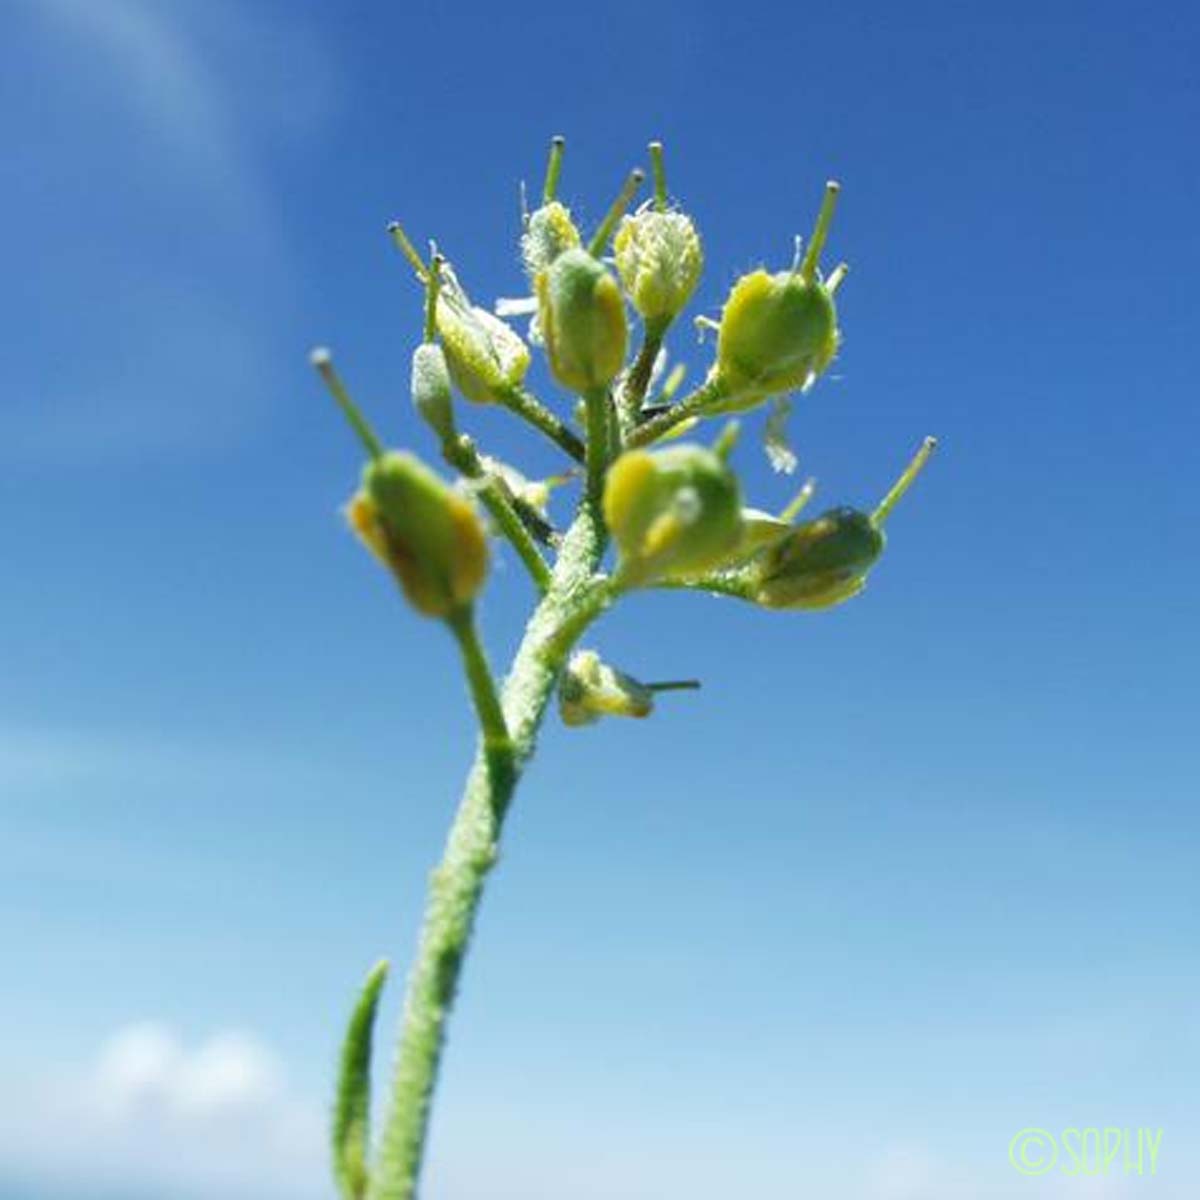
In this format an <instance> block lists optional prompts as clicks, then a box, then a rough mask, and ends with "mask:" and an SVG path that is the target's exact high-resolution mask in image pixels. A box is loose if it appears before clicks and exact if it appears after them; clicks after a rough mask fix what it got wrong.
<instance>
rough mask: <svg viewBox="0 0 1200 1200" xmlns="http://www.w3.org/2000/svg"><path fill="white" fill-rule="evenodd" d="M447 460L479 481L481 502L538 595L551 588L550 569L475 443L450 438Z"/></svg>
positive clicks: (444, 446)
mask: <svg viewBox="0 0 1200 1200" xmlns="http://www.w3.org/2000/svg"><path fill="white" fill-rule="evenodd" d="M442 454H443V455H444V456H445V459H446V461H447V462H448V463H449V464H450V465H451V466H452V467H454V468H455V469H456V470H458V471H460V472H461V473H462V474H463V475H464V476H466V478H468V479H474V480H477V481H478V482H479V485H480V486H479V499H480V500H481V501H482V502H483V506H484V507H485V508H486V509H487V510H488V512H489V513H490V514H491V518H492V520H493V521H495V522H496V527H497V528H498V529H499V530H500V532H501V533H502V534H503V535H504V536H505V537H506V538H507V539H508V540H509V542H511V543H512V547H513V549H514V550H516V552H517V555H518V557H519V558H520V559H521V561H522V562H523V563H524V564H525V569H526V570H527V571H528V572H529V575H530V577H531V578H532V579H533V582H534V583H535V584H536V585H537V589H538V591H539V592H542V593H543V594H544V593H545V592H546V590H547V589H548V588H549V587H550V567H549V565H548V564H547V562H546V560H545V559H544V558H543V557H542V553H541V551H540V550H539V549H538V548H537V545H536V544H535V542H534V540H533V537H532V536H531V535H530V532H529V530H528V529H527V528H526V527H525V522H524V521H522V520H521V517H520V514H519V513H518V512H517V510H516V509H515V508H514V507H513V504H512V501H511V500H510V499H509V497H508V493H507V492H506V491H505V489H504V485H503V484H502V483H501V482H500V481H499V480H498V479H497V478H496V477H495V475H491V474H489V473H488V471H487V470H486V469H485V467H484V465H483V463H482V462H481V461H480V458H479V451H478V450H476V449H475V443H474V442H473V441H471V439H470V438H469V437H467V435H466V434H462V435H460V436H459V437H457V438H449V439H447V440H446V441H445V442H444V443H443V444H442Z"/></svg>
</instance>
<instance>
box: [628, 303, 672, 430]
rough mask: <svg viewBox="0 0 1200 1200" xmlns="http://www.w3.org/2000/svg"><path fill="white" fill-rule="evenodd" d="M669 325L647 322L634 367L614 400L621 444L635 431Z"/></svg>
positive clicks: (662, 322)
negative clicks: (619, 426)
mask: <svg viewBox="0 0 1200 1200" xmlns="http://www.w3.org/2000/svg"><path fill="white" fill-rule="evenodd" d="M669 324H670V322H669V321H663V320H658V321H647V322H646V329H645V332H644V334H643V335H642V344H641V347H640V349H639V350H638V353H637V358H635V359H634V360H633V365H632V366H631V367H630V368H629V372H628V374H627V375H626V376H625V381H624V383H623V384H622V385H621V392H620V395H619V397H618V399H617V418H618V420H619V421H620V422H621V437H622V440H624V441H628V440H629V438H630V436H631V435H632V434H633V431H634V430H635V429H636V428H637V423H638V415H639V413H641V411H642V403H643V402H644V401H645V399H646V389H647V388H648V387H649V386H650V376H651V375H652V374H653V372H654V363H655V360H656V359H657V358H658V352H659V351H660V350H661V349H662V344H663V338H664V337H666V333H667V328H668V326H669Z"/></svg>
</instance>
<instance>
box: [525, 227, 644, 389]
mask: <svg viewBox="0 0 1200 1200" xmlns="http://www.w3.org/2000/svg"><path fill="white" fill-rule="evenodd" d="M537 298H538V319H539V321H540V323H541V330H542V336H543V337H544V338H545V341H546V355H547V357H548V358H549V360H550V369H551V371H553V373H554V377H555V378H556V379H557V380H558V381H559V383H561V384H562V385H563V386H564V387H567V388H570V389H571V390H572V391H576V392H580V393H587V392H592V391H595V390H596V389H598V388H605V387H608V385H609V384H611V383H612V381H613V380H614V379H615V378H616V377H617V374H618V373H619V372H620V370H621V368H622V367H623V366H624V365H625V349H626V345H627V343H628V339H629V329H628V325H627V324H626V320H625V303H624V301H623V300H622V299H621V289H620V288H619V287H618V286H617V281H616V280H615V279H613V277H612V276H611V275H610V274H609V273H608V271H607V270H606V269H605V268H604V266H603V265H602V264H601V263H600V262H599V261H597V260H596V259H595V258H593V257H592V256H591V255H590V254H589V253H588V252H587V251H586V250H580V249H573V250H567V251H565V252H564V253H562V254H560V255H559V256H558V257H557V258H556V259H555V260H554V261H553V262H552V263H551V264H550V266H549V267H548V268H547V269H546V270H544V271H543V272H541V274H539V275H538V277H537Z"/></svg>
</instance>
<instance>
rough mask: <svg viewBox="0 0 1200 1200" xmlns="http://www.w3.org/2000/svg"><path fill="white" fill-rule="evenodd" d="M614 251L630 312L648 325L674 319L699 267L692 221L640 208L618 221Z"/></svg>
mask: <svg viewBox="0 0 1200 1200" xmlns="http://www.w3.org/2000/svg"><path fill="white" fill-rule="evenodd" d="M613 249H614V250H615V251H616V257H617V273H618V274H619V275H620V276H621V282H622V283H623V284H624V285H625V291H626V292H627V293H628V294H629V298H630V300H631V301H632V302H633V307H634V308H636V309H637V310H638V312H639V313H641V315H642V317H643V318H644V319H645V320H646V321H648V322H656V321H657V322H669V321H672V320H674V318H675V317H677V316H678V315H679V313H680V312H682V311H683V309H684V307H685V306H686V305H687V302H688V301H689V300H690V299H691V298H692V293H693V292H694V291H695V290H696V284H697V283H698V282H699V281H700V271H701V269H702V268H703V266H704V252H703V250H702V249H701V246H700V237H699V235H698V234H697V232H696V227H695V225H693V224H692V221H691V219H690V218H689V217H686V216H684V214H683V213H680V212H660V211H658V210H656V209H643V210H642V211H641V212H639V213H636V214H635V215H634V216H632V217H625V218H623V219H622V221H621V226H620V228H619V229H618V230H617V236H616V238H615V239H614V241H613Z"/></svg>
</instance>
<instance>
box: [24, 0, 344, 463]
mask: <svg viewBox="0 0 1200 1200" xmlns="http://www.w3.org/2000/svg"><path fill="white" fill-rule="evenodd" d="M27 4H28V5H29V8H30V11H31V12H32V14H33V18H32V19H33V26H32V27H33V28H34V29H35V30H36V36H35V37H34V38H33V40H32V42H31V45H30V52H29V53H30V56H31V58H32V59H34V60H36V61H37V62H38V63H39V66H38V68H37V71H36V74H37V77H38V84H39V88H38V100H37V103H36V105H34V106H31V109H30V111H29V112H28V113H27V114H23V115H22V114H16V113H10V114H8V116H7V117H0V132H3V133H5V136H6V137H7V138H9V139H10V140H15V142H16V143H17V145H18V146H20V148H21V149H20V176H21V179H22V187H21V188H20V189H18V190H16V191H15V192H14V193H10V195H9V197H8V202H7V204H6V206H5V207H6V210H7V211H6V219H7V220H8V222H9V224H10V225H11V226H12V227H20V228H22V229H24V230H25V231H26V235H25V238H24V239H23V240H22V242H21V243H20V244H19V245H17V246H16V247H15V250H14V254H15V256H16V257H15V261H14V262H12V263H11V264H10V265H11V266H12V267H13V268H14V270H13V274H14V276H15V277H16V279H17V280H18V281H19V283H18V292H17V294H16V295H14V296H12V297H11V298H10V299H9V301H8V305H10V306H11V315H8V316H7V318H6V319H7V320H8V321H9V322H10V323H11V322H12V321H14V320H15V321H16V322H17V323H18V327H24V328H25V329H26V336H24V337H22V338H21V339H19V341H18V352H17V354H16V356H15V361H11V362H10V364H9V370H10V402H9V403H8V404H6V405H5V408H4V411H3V413H2V414H0V454H2V455H4V456H5V457H7V458H10V459H14V460H17V461H27V460H32V461H34V462H37V463H42V462H44V461H45V460H47V459H48V458H53V459H54V460H55V461H64V460H66V461H72V462H75V461H92V462H103V463H108V462H111V461H112V460H113V459H127V460H128V459H134V460H139V459H145V458H146V457H148V456H151V455H154V454H158V453H161V452H163V451H177V452H183V453H186V454H189V455H194V454H197V453H198V454H201V455H204V454H207V453H210V452H211V451H212V450H213V449H214V448H217V449H219V448H223V447H226V446H229V445H230V444H234V443H237V442H238V441H240V440H242V439H243V438H244V437H245V436H246V435H247V433H248V432H249V431H251V430H253V429H255V428H257V427H259V426H260V425H261V423H262V421H263V418H264V416H265V415H266V414H267V413H268V412H269V411H270V409H271V402H270V397H272V395H278V394H279V393H280V392H281V390H282V389H281V388H280V387H279V380H280V377H281V374H282V370H283V367H284V365H285V360H284V358H283V353H282V351H281V350H280V349H279V347H278V345H277V342H276V341H273V339H274V338H277V335H278V330H279V327H280V321H281V320H283V321H285V322H286V319H287V310H288V306H289V304H290V300H289V297H290V296H291V295H292V294H293V293H294V290H295V289H294V281H293V278H292V267H291V261H290V259H291V256H290V253H289V248H288V245H287V242H286V238H285V236H284V234H283V232H282V230H283V228H284V225H285V223H284V222H283V221H281V220H280V213H279V209H280V204H281V188H280V186H279V183H278V179H277V178H276V176H275V175H274V174H273V160H274V157H275V155H276V152H277V151H278V149H279V147H280V145H282V144H286V143H287V141H288V140H289V139H291V138H296V137H304V138H311V137H312V136H314V134H315V133H316V132H318V131H319V130H320V128H321V127H322V125H323V123H324V121H325V120H326V118H327V116H328V115H329V114H330V112H332V111H333V109H334V107H335V106H336V103H337V101H336V96H337V87H336V82H335V77H336V72H335V70H334V68H333V66H332V63H331V61H330V59H329V56H328V55H327V54H326V53H325V52H324V50H323V48H322V46H321V43H320V42H319V41H318V39H317V38H316V37H315V36H314V35H312V34H310V33H308V32H307V31H306V27H305V25H304V22H303V21H293V20H291V19H288V20H287V21H282V20H278V19H275V20H268V19H267V18H265V17H263V16H261V15H255V14H252V13H250V12H249V11H248V10H247V7H246V6H244V5H238V4H226V3H215V4H207V5H201V4H191V3H176V4H160V3H154V2H152V0H107V2H106V3H103V4H96V3H93V2H92V0H36V4H35V3H34V0H27ZM51 131H52V133H51V136H46V133H47V132H51ZM64 209H69V210H70V211H72V212H73V213H78V214H84V215H85V217H86V219H80V220H75V219H71V220H68V221H67V222H65V223H64V222H63V221H62V220H61V218H60V217H59V216H57V214H60V213H62V212H63V211H64ZM4 307H5V305H3V304H0V310H2V309H3V308H4ZM14 384H15V386H13V385H14Z"/></svg>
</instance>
